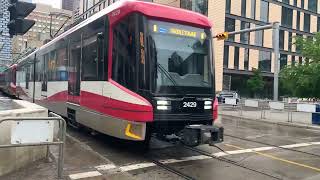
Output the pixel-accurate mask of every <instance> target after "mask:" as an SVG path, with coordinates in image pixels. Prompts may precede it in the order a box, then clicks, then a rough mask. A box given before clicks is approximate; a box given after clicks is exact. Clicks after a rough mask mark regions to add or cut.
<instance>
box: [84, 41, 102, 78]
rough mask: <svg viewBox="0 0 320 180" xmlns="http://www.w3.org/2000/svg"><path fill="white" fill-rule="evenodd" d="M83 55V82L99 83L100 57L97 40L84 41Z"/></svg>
mask: <svg viewBox="0 0 320 180" xmlns="http://www.w3.org/2000/svg"><path fill="white" fill-rule="evenodd" d="M82 52H83V55H82V67H83V72H82V78H81V79H82V80H83V81H97V80H98V71H97V68H98V56H97V38H96V37H95V36H92V37H91V38H88V39H85V40H84V41H83V51H82Z"/></svg>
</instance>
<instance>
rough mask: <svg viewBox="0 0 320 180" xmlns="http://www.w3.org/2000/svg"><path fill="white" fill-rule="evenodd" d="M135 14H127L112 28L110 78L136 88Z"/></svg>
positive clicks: (133, 88)
mask: <svg viewBox="0 0 320 180" xmlns="http://www.w3.org/2000/svg"><path fill="white" fill-rule="evenodd" d="M134 18H135V16H129V17H127V18H125V19H124V20H122V21H121V22H119V24H118V25H116V26H115V27H114V29H113V48H112V79H113V80H115V81H116V82H118V83H119V84H121V85H123V86H124V87H127V88H129V89H131V90H136V86H135V85H136V84H137V83H136V81H135V79H136V78H135V77H136V55H137V53H136V32H135V27H136V26H135V22H136V21H135V19H134Z"/></svg>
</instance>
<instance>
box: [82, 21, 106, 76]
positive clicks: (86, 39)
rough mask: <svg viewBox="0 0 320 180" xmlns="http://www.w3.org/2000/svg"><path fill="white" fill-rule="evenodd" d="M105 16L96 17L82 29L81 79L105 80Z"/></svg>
mask: <svg viewBox="0 0 320 180" xmlns="http://www.w3.org/2000/svg"><path fill="white" fill-rule="evenodd" d="M104 24H105V17H102V18H100V19H97V20H96V21H94V22H92V23H90V24H88V26H87V27H85V28H84V29H83V45H82V53H83V54H82V76H81V80H82V81H100V80H106V79H107V78H106V75H107V74H106V72H105V70H106V69H107V67H106V65H107V63H105V62H107V61H106V59H107V58H106V57H105V56H104V55H103V53H104V52H105V48H107V46H106V45H105V41H104V36H105V34H104V33H105V30H106V28H107V27H106V26H105V25H104Z"/></svg>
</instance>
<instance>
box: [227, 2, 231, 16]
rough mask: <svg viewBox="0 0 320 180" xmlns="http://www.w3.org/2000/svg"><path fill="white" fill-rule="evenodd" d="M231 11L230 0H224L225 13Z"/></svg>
mask: <svg viewBox="0 0 320 180" xmlns="http://www.w3.org/2000/svg"><path fill="white" fill-rule="evenodd" d="M230 12H231V0H226V13H229V14H230Z"/></svg>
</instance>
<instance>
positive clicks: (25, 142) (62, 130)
mask: <svg viewBox="0 0 320 180" xmlns="http://www.w3.org/2000/svg"><path fill="white" fill-rule="evenodd" d="M10 121H12V122H16V124H17V125H19V124H22V123H24V126H20V127H19V128H17V130H16V131H15V132H14V133H12V132H11V143H8V144H0V149H1V148H12V147H27V146H47V157H48V154H49V145H57V146H59V157H58V178H59V179H62V178H63V163H64V145H65V139H66V138H65V137H66V122H65V120H64V119H63V118H62V117H61V116H59V115H57V114H55V113H49V117H15V118H5V119H1V120H0V125H1V123H4V122H10ZM52 121H56V122H58V126H59V131H58V137H57V138H56V139H54V138H53V134H54V132H53V131H54V130H53V129H52V139H51V140H50V138H49V139H48V138H47V137H45V138H46V139H44V140H42V139H43V137H42V138H41V137H40V138H37V137H34V136H33V137H32V134H33V132H30V129H31V128H30V125H32V126H34V125H35V123H38V124H40V122H46V123H48V124H49V123H50V122H52ZM30 122H32V123H33V124H30ZM28 123H29V125H28ZM19 131H20V133H19ZM23 131H24V132H23ZM25 133H28V134H31V136H29V137H28V135H26V136H25V137H20V138H17V137H16V136H19V135H20V136H21V135H23V134H25ZM17 134H18V135H17ZM30 137H31V138H30ZM17 139H19V140H17Z"/></svg>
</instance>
